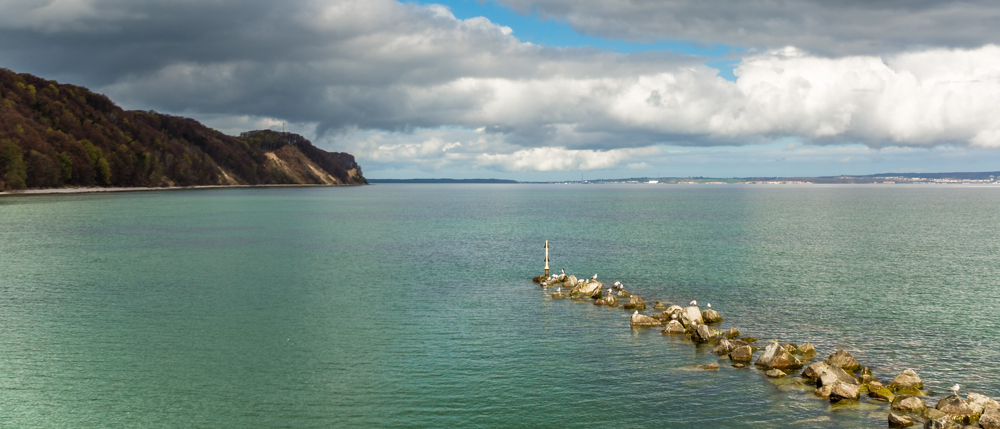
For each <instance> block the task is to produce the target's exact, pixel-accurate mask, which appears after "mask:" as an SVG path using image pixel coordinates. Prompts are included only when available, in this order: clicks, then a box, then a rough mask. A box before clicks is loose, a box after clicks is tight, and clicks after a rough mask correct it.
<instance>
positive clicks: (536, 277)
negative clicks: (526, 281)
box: [531, 275, 545, 283]
mask: <svg viewBox="0 0 1000 429" xmlns="http://www.w3.org/2000/svg"><path fill="white" fill-rule="evenodd" d="M531 281H533V282H535V283H541V282H543V281H545V276H544V275H541V276H534V277H532V278H531Z"/></svg>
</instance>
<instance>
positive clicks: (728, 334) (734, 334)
mask: <svg viewBox="0 0 1000 429" xmlns="http://www.w3.org/2000/svg"><path fill="white" fill-rule="evenodd" d="M725 335H726V338H736V337H738V336H740V330H739V329H736V328H729V330H728V331H726V334H725Z"/></svg>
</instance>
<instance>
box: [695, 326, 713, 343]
mask: <svg viewBox="0 0 1000 429" xmlns="http://www.w3.org/2000/svg"><path fill="white" fill-rule="evenodd" d="M714 337H715V336H714V335H712V329H711V328H709V327H708V326H707V325H698V326H696V327H695V328H694V331H693V332H691V340H692V341H694V342H696V343H699V344H700V343H707V342H709V341H712V338H714Z"/></svg>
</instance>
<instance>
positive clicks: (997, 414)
mask: <svg viewBox="0 0 1000 429" xmlns="http://www.w3.org/2000/svg"><path fill="white" fill-rule="evenodd" d="M979 426H981V427H982V428H983V429H1000V409H998V408H987V409H986V411H984V412H983V415H982V416H980V417H979Z"/></svg>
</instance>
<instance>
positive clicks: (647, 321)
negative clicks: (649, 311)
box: [629, 313, 660, 327]
mask: <svg viewBox="0 0 1000 429" xmlns="http://www.w3.org/2000/svg"><path fill="white" fill-rule="evenodd" d="M629 325H632V326H637V327H641V326H659V325H660V321H659V320H656V319H654V318H652V317H649V316H646V315H645V314H639V313H635V314H633V315H632V319H630V320H629Z"/></svg>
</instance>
